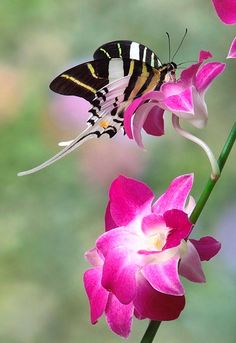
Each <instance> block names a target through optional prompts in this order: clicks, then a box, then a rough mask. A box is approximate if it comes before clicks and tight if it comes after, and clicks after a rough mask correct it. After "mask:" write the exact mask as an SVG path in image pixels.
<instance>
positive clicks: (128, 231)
mask: <svg viewBox="0 0 236 343" xmlns="http://www.w3.org/2000/svg"><path fill="white" fill-rule="evenodd" d="M192 183H193V175H192V174H188V175H182V176H179V177H177V178H176V179H174V180H173V181H172V182H171V184H170V186H169V188H168V189H167V191H166V192H165V193H164V194H162V195H161V196H160V197H159V199H158V200H157V201H156V202H154V203H153V200H154V193H153V192H152V190H151V189H150V188H149V187H148V186H147V185H145V184H144V183H142V182H139V181H136V180H134V179H129V178H126V177H124V176H120V177H118V178H117V179H116V180H114V181H113V183H112V185H111V188H110V192H109V202H108V205H107V210H106V215H105V224H106V232H105V233H104V234H102V235H101V236H100V237H99V238H98V240H97V242H96V247H95V248H94V249H92V250H90V251H88V252H87V254H86V257H87V260H88V261H89V263H90V264H91V265H92V268H91V269H89V270H87V271H86V272H85V275H84V284H85V289H86V292H87V295H88V298H89V302H90V309H91V322H92V323H93V324H95V323H96V322H97V320H98V319H99V318H100V317H101V316H102V314H103V313H105V315H106V318H107V322H108V325H109V326H110V328H111V330H112V331H114V332H115V333H117V334H118V335H121V336H123V337H127V336H128V335H129V333H130V330H131V324H132V317H133V315H134V316H135V317H137V318H138V319H145V318H148V319H150V320H174V319H176V318H177V317H178V316H179V315H180V313H181V311H182V310H183V308H184V306H185V296H184V294H185V291H184V288H183V285H182V283H181V280H180V277H179V275H182V276H184V277H185V278H187V279H189V280H191V281H193V282H205V276H204V272H203V270H202V265H201V261H206V260H209V259H210V258H212V257H213V256H214V255H216V254H217V252H218V251H219V249H220V243H219V242H218V241H216V240H215V239H214V238H212V237H203V238H201V239H200V240H191V239H188V237H189V234H190V232H191V228H192V224H191V222H190V221H189V218H188V212H189V211H191V210H192V208H193V206H194V202H193V199H192V198H190V202H189V204H188V205H187V207H186V200H187V198H188V196H189V193H190V190H191V188H192Z"/></svg>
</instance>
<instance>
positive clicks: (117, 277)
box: [102, 247, 138, 304]
mask: <svg viewBox="0 0 236 343" xmlns="http://www.w3.org/2000/svg"><path fill="white" fill-rule="evenodd" d="M133 255H134V254H132V252H131V251H129V250H127V248H126V247H117V248H115V249H113V250H111V251H109V252H108V254H107V256H106V259H105V262H104V266H103V275H102V286H103V287H104V288H106V289H107V290H108V291H110V292H111V293H113V294H114V295H115V296H116V297H117V298H118V300H119V301H120V302H121V303H122V304H129V303H130V302H131V301H132V300H133V299H134V297H135V294H136V272H137V270H138V265H137V264H136V263H135V259H134V256H133Z"/></svg>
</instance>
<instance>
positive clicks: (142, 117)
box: [133, 102, 156, 148]
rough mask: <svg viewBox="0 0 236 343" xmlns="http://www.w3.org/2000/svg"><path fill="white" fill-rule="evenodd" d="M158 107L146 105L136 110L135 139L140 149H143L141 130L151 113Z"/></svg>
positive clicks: (134, 118)
mask: <svg viewBox="0 0 236 343" xmlns="http://www.w3.org/2000/svg"><path fill="white" fill-rule="evenodd" d="M154 107H156V106H155V103H152V102H149V103H144V104H142V105H141V106H139V108H138V109H137V110H136V112H135V115H134V117H133V137H134V139H135V141H136V143H137V144H138V146H139V147H140V148H143V147H144V146H143V142H142V135H141V130H142V128H143V126H144V123H145V121H146V119H147V117H148V115H149V113H150V111H151V110H152V109H153V108H154Z"/></svg>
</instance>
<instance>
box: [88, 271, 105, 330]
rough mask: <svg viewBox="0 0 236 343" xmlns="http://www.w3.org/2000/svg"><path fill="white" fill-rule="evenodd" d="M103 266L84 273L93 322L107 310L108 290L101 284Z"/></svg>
mask: <svg viewBox="0 0 236 343" xmlns="http://www.w3.org/2000/svg"><path fill="white" fill-rule="evenodd" d="M101 278H102V268H100V267H97V268H93V269H89V270H87V271H86V272H85V273H84V287H85V290H86V293H87V296H88V299H89V303H90V317H91V323H92V324H96V322H97V321H98V319H99V318H100V317H101V316H102V314H103V312H104V311H105V307H106V304H107V299H108V292H107V290H106V289H104V288H103V287H102V286H101Z"/></svg>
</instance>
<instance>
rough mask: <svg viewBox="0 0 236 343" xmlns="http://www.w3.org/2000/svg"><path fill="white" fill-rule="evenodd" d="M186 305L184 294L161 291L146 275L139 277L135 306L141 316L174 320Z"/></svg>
mask: <svg viewBox="0 0 236 343" xmlns="http://www.w3.org/2000/svg"><path fill="white" fill-rule="evenodd" d="M184 306H185V298H184V296H173V295H169V294H164V293H160V292H158V291H156V290H155V289H154V288H153V287H152V286H151V285H150V283H149V282H148V281H147V280H146V279H145V278H144V277H142V276H140V277H139V280H138V287H137V294H136V297H135V299H134V307H135V309H136V311H137V312H138V313H139V315H140V316H141V317H144V318H149V319H151V320H174V319H176V318H178V317H179V315H180V313H181V311H182V310H183V308H184Z"/></svg>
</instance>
